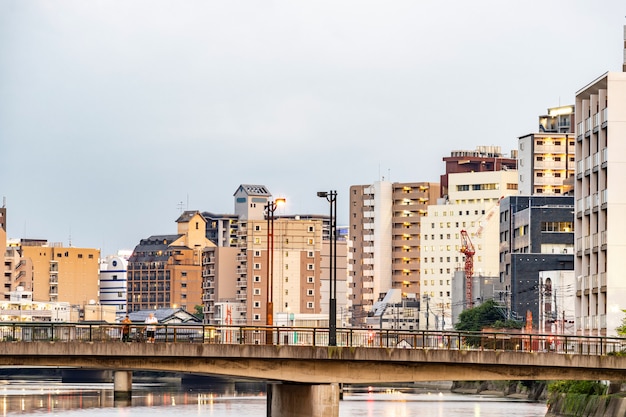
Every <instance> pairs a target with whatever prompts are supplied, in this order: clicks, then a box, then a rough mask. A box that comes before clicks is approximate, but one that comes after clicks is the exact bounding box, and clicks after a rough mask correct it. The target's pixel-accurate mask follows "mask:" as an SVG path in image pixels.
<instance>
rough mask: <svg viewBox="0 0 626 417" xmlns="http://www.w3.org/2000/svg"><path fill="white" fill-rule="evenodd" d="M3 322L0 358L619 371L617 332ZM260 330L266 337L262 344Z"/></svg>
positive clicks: (584, 374)
mask: <svg viewBox="0 0 626 417" xmlns="http://www.w3.org/2000/svg"><path fill="white" fill-rule="evenodd" d="M139 327H141V326H139ZM8 330H11V332H12V333H11V337H6V335H7V331H8ZM2 331H4V334H5V342H3V343H0V366H9V365H10V366H55V367H79V368H92V369H113V370H153V371H171V372H184V373H199V374H211V375H222V376H232V377H238V378H250V379H260V380H268V381H272V380H273V381H285V382H298V383H371V384H373V383H391V382H409V381H435V380H479V379H480V380H510V379H524V380H531V379H538V380H553V379H573V380H583V379H587V380H601V379H608V380H616V379H626V357H624V356H621V354H618V352H621V350H622V349H621V348H622V346H626V343H625V342H626V341H625V340H624V339H619V338H602V337H583V336H560V337H555V336H553V335H520V334H505V333H484V334H476V333H473V334H470V333H459V332H424V331H419V332H391V331H385V332H374V331H371V330H352V329H351V330H347V329H341V330H340V331H339V332H338V338H337V340H338V343H339V344H342V343H345V346H327V345H325V344H324V341H327V337H326V336H327V333H326V332H325V331H323V329H322V330H320V329H310V328H309V329H304V328H303V329H293V328H280V329H279V328H269V329H268V328H249V327H232V326H231V327H228V328H216V327H214V326H182V325H178V326H162V327H161V328H160V331H161V336H162V337H161V339H162V341H161V342H157V343H154V344H148V343H123V342H121V341H119V338H118V336H119V334H118V333H119V331H120V327H119V326H116V325H85V324H73V325H69V324H67V325H57V324H54V325H52V324H44V325H42V324H37V325H23V324H19V325H15V324H13V325H9V326H1V325H0V334H3V333H2ZM268 335H269V337H268ZM268 340H269V341H271V342H272V343H271V344H264V343H265V342H267V341H268ZM279 342H281V343H279ZM347 342H350V343H349V344H348V343H347ZM470 342H471V343H470Z"/></svg>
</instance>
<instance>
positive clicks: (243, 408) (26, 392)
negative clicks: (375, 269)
mask: <svg viewBox="0 0 626 417" xmlns="http://www.w3.org/2000/svg"><path fill="white" fill-rule="evenodd" d="M265 400H266V397H265V392H264V385H263V384H246V383H242V384H239V383H238V384H234V383H228V384H225V383H218V384H211V383H208V382H206V381H205V382H203V383H202V384H200V385H197V384H195V385H181V384H180V383H179V384H173V385H170V384H163V383H154V384H152V383H143V384H142V383H139V382H135V381H134V382H133V396H132V398H131V399H130V401H115V400H114V396H113V384H70V383H61V381H55V380H51V381H41V380H11V381H10V382H8V381H0V401H1V402H2V404H1V407H0V408H1V412H0V416H14V415H21V416H25V415H33V416H34V415H52V416H64V417H72V416H84V415H85V414H84V413H85V411H86V410H89V411H88V413H89V414H88V415H90V416H95V415H97V416H101V417H113V416H127V417H146V416H149V417H158V416H167V417H173V416H172V414H174V413H175V417H191V416H203V417H230V416H232V417H235V416H236V417H262V416H265V408H266V401H265ZM503 410H506V415H507V417H543V416H544V415H545V410H546V406H545V404H538V403H528V402H524V401H513V400H509V399H504V398H498V397H479V396H471V395H461V394H453V393H451V392H449V391H443V392H440V391H437V390H434V391H428V390H424V389H414V388H407V389H387V390H381V389H375V388H368V387H364V388H362V389H352V390H347V391H346V392H345V393H344V397H343V401H341V403H340V407H339V415H340V417H398V416H402V417H411V416H415V417H417V416H419V417H468V416H474V417H500V416H502V415H503Z"/></svg>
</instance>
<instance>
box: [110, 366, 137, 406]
mask: <svg viewBox="0 0 626 417" xmlns="http://www.w3.org/2000/svg"><path fill="white" fill-rule="evenodd" d="M132 390H133V371H115V372H114V373H113V399H114V400H115V401H117V400H120V401H124V400H129V399H130V397H131V395H132Z"/></svg>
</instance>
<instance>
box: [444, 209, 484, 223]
mask: <svg viewBox="0 0 626 417" xmlns="http://www.w3.org/2000/svg"><path fill="white" fill-rule="evenodd" d="M463 213H465V216H469V215H470V210H465V211H463V210H459V211H458V212H457V211H454V210H450V211H442V212H441V215H442V216H443V217H446V216H450V217H452V216H455V215H456V214H458V215H459V216H463ZM473 213H474V215H475V216H478V213H479V211H478V210H474V211H473ZM480 214H485V210H480ZM433 216H434V217H438V216H439V212H438V211H435V212H433ZM433 224H434V223H433ZM457 225H458V223H457Z"/></svg>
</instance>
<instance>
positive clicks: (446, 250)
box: [421, 244, 482, 252]
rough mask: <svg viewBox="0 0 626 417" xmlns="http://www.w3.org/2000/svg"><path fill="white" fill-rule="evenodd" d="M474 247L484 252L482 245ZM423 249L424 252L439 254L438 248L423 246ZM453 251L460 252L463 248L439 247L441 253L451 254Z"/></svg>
mask: <svg viewBox="0 0 626 417" xmlns="http://www.w3.org/2000/svg"><path fill="white" fill-rule="evenodd" d="M474 246H475V247H476V249H477V250H482V245H476V244H474ZM421 249H422V250H423V251H424V252H437V247H436V246H422V247H421ZM451 251H455V252H460V251H461V247H460V246H459V245H445V246H444V245H441V246H439V252H451Z"/></svg>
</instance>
